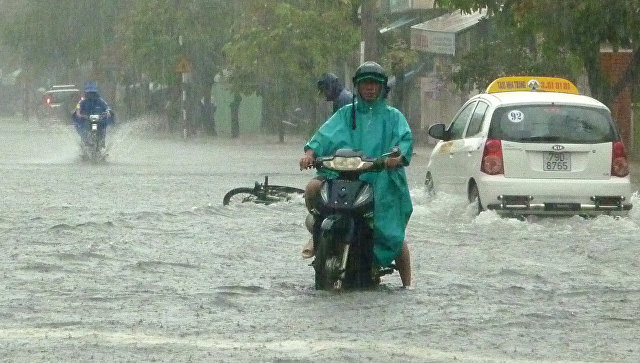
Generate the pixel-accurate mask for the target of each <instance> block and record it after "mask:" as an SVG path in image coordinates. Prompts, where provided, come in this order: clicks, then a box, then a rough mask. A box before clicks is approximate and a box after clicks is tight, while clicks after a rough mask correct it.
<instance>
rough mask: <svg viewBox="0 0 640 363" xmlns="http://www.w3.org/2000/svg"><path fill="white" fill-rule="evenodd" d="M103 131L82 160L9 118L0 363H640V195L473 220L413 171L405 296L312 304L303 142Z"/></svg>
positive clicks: (4, 123) (5, 125)
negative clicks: (235, 198)
mask: <svg viewBox="0 0 640 363" xmlns="http://www.w3.org/2000/svg"><path fill="white" fill-rule="evenodd" d="M152 124H153V123H152V122H147V121H145V120H139V121H136V122H131V123H128V124H124V125H121V126H120V128H118V129H115V130H113V132H111V133H110V134H109V139H108V141H107V142H108V146H109V153H110V155H109V157H108V159H107V162H106V163H105V164H101V165H94V164H89V163H86V162H82V161H80V158H79V156H78V155H79V148H78V144H77V136H76V135H75V134H74V131H73V130H72V129H71V128H70V127H69V126H66V125H51V126H48V127H43V126H41V125H38V124H35V123H33V124H24V123H22V122H20V121H18V120H7V119H2V120H0V175H1V177H0V178H1V179H0V195H1V198H2V199H1V200H2V202H1V203H2V204H1V205H0V261H1V267H0V268H1V278H2V279H1V280H0V281H1V282H0V291H2V293H1V295H0V352H1V354H0V356H1V358H0V360H4V361H30V362H33V361H233V362H235V361H238V362H244V361H376V362H388V361H413V362H425V361H427V362H428V361H433V362H441V361H554V362H555V361H616V362H618V361H619V362H637V361H640V257H639V256H640V242H639V240H640V237H639V236H640V208H638V207H640V200H638V197H637V195H636V196H635V197H634V198H633V201H634V202H635V204H636V206H638V207H636V209H634V210H632V213H631V215H630V216H629V217H628V218H619V219H616V218H610V217H599V218H594V219H582V218H579V217H575V218H561V219H539V220H529V221H519V220H514V219H503V218H499V217H497V216H496V215H495V214H493V213H492V212H484V213H482V214H481V215H480V216H478V217H474V216H473V213H472V209H471V208H470V207H469V206H468V205H467V203H466V202H465V200H464V199H462V198H460V197H455V196H451V195H446V194H439V195H437V196H436V197H427V196H426V195H425V193H424V190H423V186H422V182H423V177H424V171H425V166H426V161H427V158H428V154H427V149H424V148H417V149H416V155H415V156H414V159H413V163H412V165H411V166H410V167H409V168H408V174H409V181H410V188H411V193H412V196H413V201H414V214H413V216H412V218H411V221H410V223H409V226H408V230H407V237H408V239H409V243H410V249H411V253H412V258H413V273H414V281H415V289H413V290H403V289H401V288H400V279H399V277H398V275H397V274H394V275H390V276H386V277H385V278H384V279H383V283H382V285H381V286H380V287H379V288H378V289H376V290H370V291H352V292H348V293H340V294H334V293H327V292H317V291H315V290H314V289H313V271H312V268H311V267H310V266H308V264H309V261H308V260H302V258H301V256H300V250H301V247H302V245H303V244H304V242H305V241H306V240H307V239H308V233H307V231H306V229H305V228H304V226H303V221H304V217H305V215H306V211H305V208H304V203H303V200H302V199H301V198H294V199H292V200H290V201H288V202H282V203H276V204H273V205H269V206H264V205H255V204H250V205H232V206H227V207H225V206H222V197H223V195H224V194H225V193H226V191H228V190H230V189H231V188H234V187H241V186H247V187H250V186H253V184H254V182H255V181H262V180H263V178H264V176H265V175H267V176H269V181H270V183H271V184H282V185H289V186H295V187H300V188H302V187H303V186H304V185H305V183H306V181H307V180H308V179H309V178H310V177H311V175H312V173H311V172H310V171H305V172H301V171H299V170H298V166H297V161H298V158H299V157H300V156H301V146H302V140H301V139H300V138H295V137H290V138H288V139H287V142H286V143H285V144H278V143H276V142H275V141H276V140H277V137H275V136H274V137H260V138H258V137H254V138H242V139H240V140H228V139H225V138H211V139H205V138H203V139H199V140H192V141H189V142H185V141H182V140H180V139H171V138H161V137H157V136H155V137H154V136H152V135H153V133H152V132H149V131H147V130H148V128H150V127H151V126H150V125H152Z"/></svg>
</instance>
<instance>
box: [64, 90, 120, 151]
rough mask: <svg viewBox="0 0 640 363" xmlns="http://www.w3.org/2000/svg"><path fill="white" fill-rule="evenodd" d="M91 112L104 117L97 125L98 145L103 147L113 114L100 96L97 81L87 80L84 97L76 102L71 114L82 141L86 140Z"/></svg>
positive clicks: (112, 122)
mask: <svg viewBox="0 0 640 363" xmlns="http://www.w3.org/2000/svg"><path fill="white" fill-rule="evenodd" d="M92 114H99V115H101V116H102V117H103V118H104V120H103V122H101V123H100V124H99V125H98V142H99V146H100V147H101V148H104V146H105V134H106V128H107V126H108V125H113V124H114V123H115V120H114V114H113V111H111V109H110V108H109V105H108V104H107V103H106V102H105V101H104V100H103V99H102V98H101V97H100V90H99V88H98V83H97V82H95V81H88V82H86V83H85V85H84V97H83V98H82V100H80V102H78V104H77V105H76V109H75V111H73V115H72V118H73V124H74V126H75V128H76V131H78V134H80V138H81V139H82V142H83V143H86V142H87V135H88V132H89V115H92Z"/></svg>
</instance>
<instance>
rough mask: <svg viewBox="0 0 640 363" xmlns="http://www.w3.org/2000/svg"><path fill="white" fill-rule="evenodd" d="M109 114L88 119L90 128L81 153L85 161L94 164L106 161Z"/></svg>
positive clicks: (93, 115) (83, 139)
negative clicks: (106, 133)
mask: <svg viewBox="0 0 640 363" xmlns="http://www.w3.org/2000/svg"><path fill="white" fill-rule="evenodd" d="M106 122H107V114H106V113H102V114H91V115H89V117H88V123H89V127H88V130H86V134H85V135H84V137H83V138H82V144H81V152H82V158H83V160H88V161H92V162H101V161H104V160H105V158H106V157H107V154H106V149H105V128H106Z"/></svg>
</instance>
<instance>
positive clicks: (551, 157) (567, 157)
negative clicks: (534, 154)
mask: <svg viewBox="0 0 640 363" xmlns="http://www.w3.org/2000/svg"><path fill="white" fill-rule="evenodd" d="M542 170H544V171H571V153H554V152H548V151H545V152H543V153H542Z"/></svg>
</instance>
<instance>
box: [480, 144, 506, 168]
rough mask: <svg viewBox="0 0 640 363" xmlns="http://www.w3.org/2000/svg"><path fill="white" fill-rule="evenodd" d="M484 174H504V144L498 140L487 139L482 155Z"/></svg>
mask: <svg viewBox="0 0 640 363" xmlns="http://www.w3.org/2000/svg"><path fill="white" fill-rule="evenodd" d="M480 170H482V172H483V173H486V174H489V175H498V174H504V164H503V163H502V142H501V141H500V140H496V139H487V142H485V144H484V152H483V153H482V166H481V167H480Z"/></svg>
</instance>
